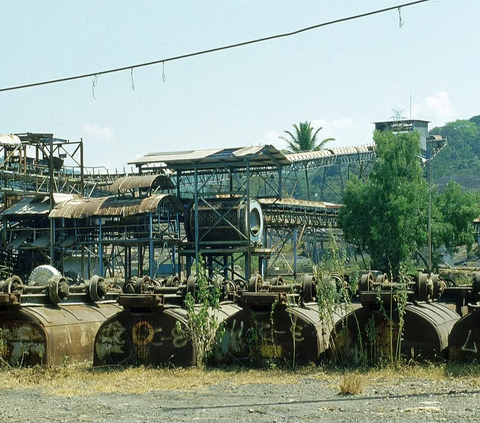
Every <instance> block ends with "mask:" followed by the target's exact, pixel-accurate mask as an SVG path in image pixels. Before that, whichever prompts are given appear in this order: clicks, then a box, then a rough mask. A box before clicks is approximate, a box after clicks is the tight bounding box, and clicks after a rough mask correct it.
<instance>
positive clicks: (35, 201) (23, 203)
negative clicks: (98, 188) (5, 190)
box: [0, 193, 77, 217]
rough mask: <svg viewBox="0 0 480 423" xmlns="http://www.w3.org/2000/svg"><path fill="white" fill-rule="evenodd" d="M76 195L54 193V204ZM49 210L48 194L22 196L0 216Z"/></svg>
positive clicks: (32, 213) (38, 213) (37, 213)
mask: <svg viewBox="0 0 480 423" xmlns="http://www.w3.org/2000/svg"><path fill="white" fill-rule="evenodd" d="M75 197H77V195H75V194H63V193H54V194H53V202H54V204H60V203H62V202H64V201H67V200H72V199H73V198H75ZM49 212H50V196H49V195H42V194H40V195H36V196H35V197H24V198H22V199H21V200H20V201H19V202H18V203H16V204H14V205H13V206H12V207H10V208H9V209H7V210H5V211H4V212H3V213H2V214H0V217H4V216H31V215H46V214H48V213H49Z"/></svg>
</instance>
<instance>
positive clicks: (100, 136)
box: [82, 125, 115, 144]
mask: <svg viewBox="0 0 480 423" xmlns="http://www.w3.org/2000/svg"><path fill="white" fill-rule="evenodd" d="M82 129H83V132H85V133H86V134H88V135H89V136H90V137H91V138H93V139H94V140H95V141H100V142H102V143H104V144H111V143H112V142H113V140H114V139H115V135H114V134H113V131H112V130H111V129H110V128H109V127H108V126H104V127H103V128H101V127H100V126H98V125H85V126H84V127H83V128H82Z"/></svg>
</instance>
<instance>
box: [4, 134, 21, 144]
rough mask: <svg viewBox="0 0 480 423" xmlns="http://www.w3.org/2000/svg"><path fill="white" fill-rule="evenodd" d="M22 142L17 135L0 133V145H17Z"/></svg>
mask: <svg viewBox="0 0 480 423" xmlns="http://www.w3.org/2000/svg"><path fill="white" fill-rule="evenodd" d="M21 143H22V142H21V141H20V137H18V136H17V135H3V134H0V145H19V144H21Z"/></svg>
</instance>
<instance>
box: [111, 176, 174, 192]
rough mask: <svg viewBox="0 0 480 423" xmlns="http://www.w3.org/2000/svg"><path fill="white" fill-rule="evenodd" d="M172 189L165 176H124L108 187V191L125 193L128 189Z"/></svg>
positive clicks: (168, 179) (170, 182)
mask: <svg viewBox="0 0 480 423" xmlns="http://www.w3.org/2000/svg"><path fill="white" fill-rule="evenodd" d="M155 188H161V189H172V188H174V185H173V183H172V181H171V180H170V178H169V177H168V176H166V175H140V176H124V177H122V178H118V179H117V180H116V181H114V182H113V184H112V185H111V186H110V188H109V189H110V191H127V190H129V189H155Z"/></svg>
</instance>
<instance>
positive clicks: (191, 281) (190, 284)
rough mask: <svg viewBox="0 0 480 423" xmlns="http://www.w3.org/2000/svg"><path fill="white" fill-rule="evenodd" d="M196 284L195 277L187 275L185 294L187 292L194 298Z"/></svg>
mask: <svg viewBox="0 0 480 423" xmlns="http://www.w3.org/2000/svg"><path fill="white" fill-rule="evenodd" d="M196 286H197V277H196V276H194V275H191V276H189V278H188V279H187V284H186V286H185V296H187V294H188V293H190V295H191V296H192V297H194V298H195V287H196Z"/></svg>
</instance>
